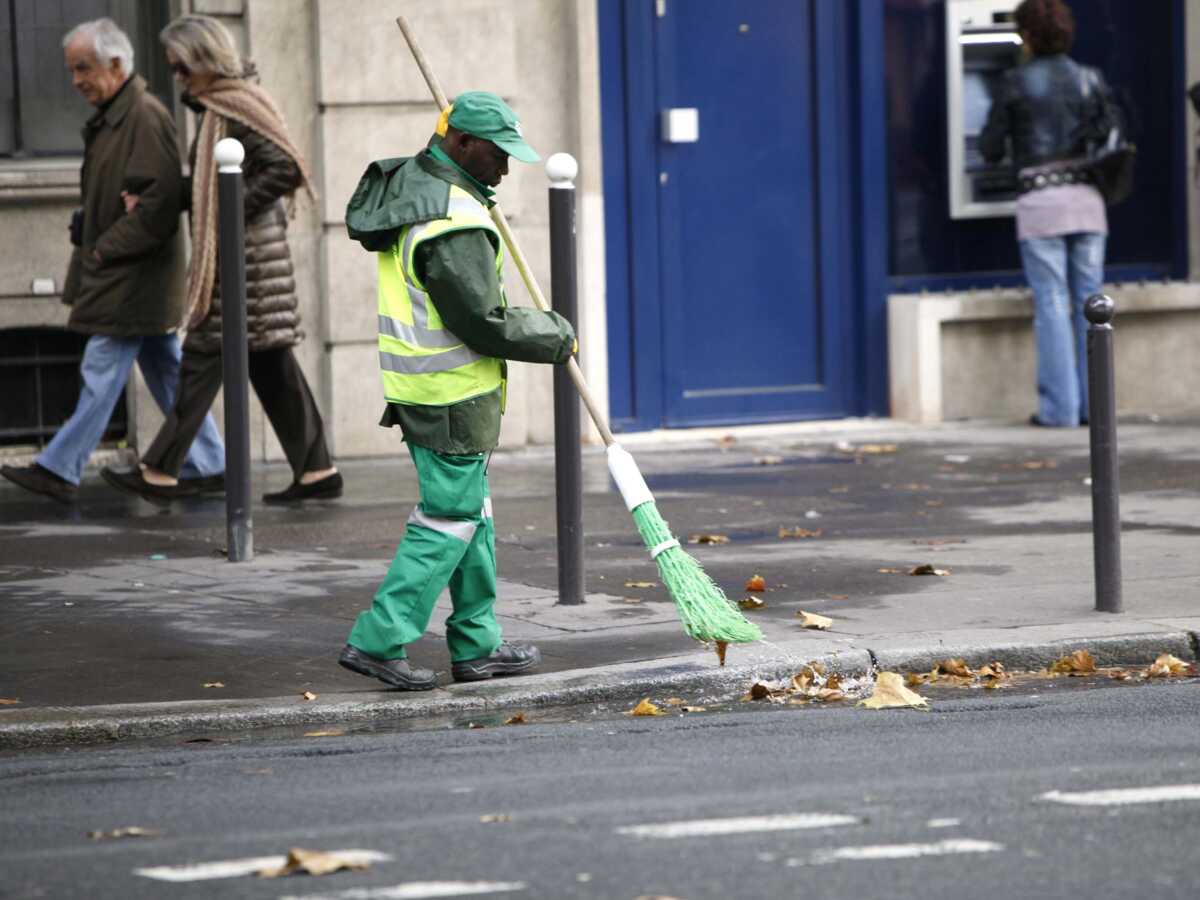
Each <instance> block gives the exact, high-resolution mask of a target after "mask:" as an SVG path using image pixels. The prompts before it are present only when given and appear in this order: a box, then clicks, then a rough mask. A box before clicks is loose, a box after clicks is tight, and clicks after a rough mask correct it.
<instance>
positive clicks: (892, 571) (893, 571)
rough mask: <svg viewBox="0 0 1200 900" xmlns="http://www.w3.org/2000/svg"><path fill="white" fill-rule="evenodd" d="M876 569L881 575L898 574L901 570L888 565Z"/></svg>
mask: <svg viewBox="0 0 1200 900" xmlns="http://www.w3.org/2000/svg"><path fill="white" fill-rule="evenodd" d="M876 571H877V572H879V574H881V575H899V574H900V571H901V570H900V569H893V568H891V567H889V568H886V569H876Z"/></svg>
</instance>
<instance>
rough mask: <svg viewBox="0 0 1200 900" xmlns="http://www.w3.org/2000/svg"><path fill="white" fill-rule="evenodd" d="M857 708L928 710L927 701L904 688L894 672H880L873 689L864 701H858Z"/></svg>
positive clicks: (901, 679)
mask: <svg viewBox="0 0 1200 900" xmlns="http://www.w3.org/2000/svg"><path fill="white" fill-rule="evenodd" d="M858 705H859V706H865V707H866V708H867V709H892V708H894V707H912V708H914V709H928V708H929V701H928V700H926V699H925V698H924V697H922V696H921V695H920V694H918V693H916V692H914V691H910V690H909V689H908V688H907V687H905V686H904V679H903V678H901V677H900V675H899V674H898V673H896V672H880V673H879V677H878V678H876V679H875V688H874V690H872V691H871V696H870V697H868V698H867V699H866V700H860V701H858Z"/></svg>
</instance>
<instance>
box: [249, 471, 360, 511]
mask: <svg viewBox="0 0 1200 900" xmlns="http://www.w3.org/2000/svg"><path fill="white" fill-rule="evenodd" d="M340 496H342V473H341V472H334V473H333V474H332V475H326V476H325V477H324V478H322V479H321V480H320V481H314V482H313V483H312V484H301V483H300V482H299V481H293V482H292V483H291V484H290V485H288V486H287V487H286V488H284V489H283V490H282V491H275V492H274V493H271V494H263V503H299V502H300V501H301V500H333V499H334V498H336V497H340Z"/></svg>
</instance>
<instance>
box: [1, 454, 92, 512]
mask: <svg viewBox="0 0 1200 900" xmlns="http://www.w3.org/2000/svg"><path fill="white" fill-rule="evenodd" d="M0 475H3V476H4V477H5V478H7V479H8V480H9V481H11V482H12V483H13V484H15V485H18V486H19V487H23V488H25V490H27V491H32V492H33V493H35V494H42V495H44V496H46V497H52V498H54V499H55V500H57V501H58V502H59V503H74V502H75V495H76V494H77V493H78V492H79V488H77V487H76V486H75V485H73V484H71V482H69V481H66V480H64V479H62V478H59V477H58V476H57V475H55V474H54V473H53V472H51V471H50V470H49V469H46V468H43V467H42V466H39V465H38V464H37V463H34V464H33V465H32V466H0Z"/></svg>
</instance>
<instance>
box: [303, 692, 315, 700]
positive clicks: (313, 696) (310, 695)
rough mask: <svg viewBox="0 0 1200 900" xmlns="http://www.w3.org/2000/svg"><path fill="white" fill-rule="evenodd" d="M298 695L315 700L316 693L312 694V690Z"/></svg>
mask: <svg viewBox="0 0 1200 900" xmlns="http://www.w3.org/2000/svg"><path fill="white" fill-rule="evenodd" d="M300 696H301V697H303V698H304V699H305V700H316V699H317V695H316V694H314V693H313V692H312V691H305V692H304V693H303V694H301V695H300Z"/></svg>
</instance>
